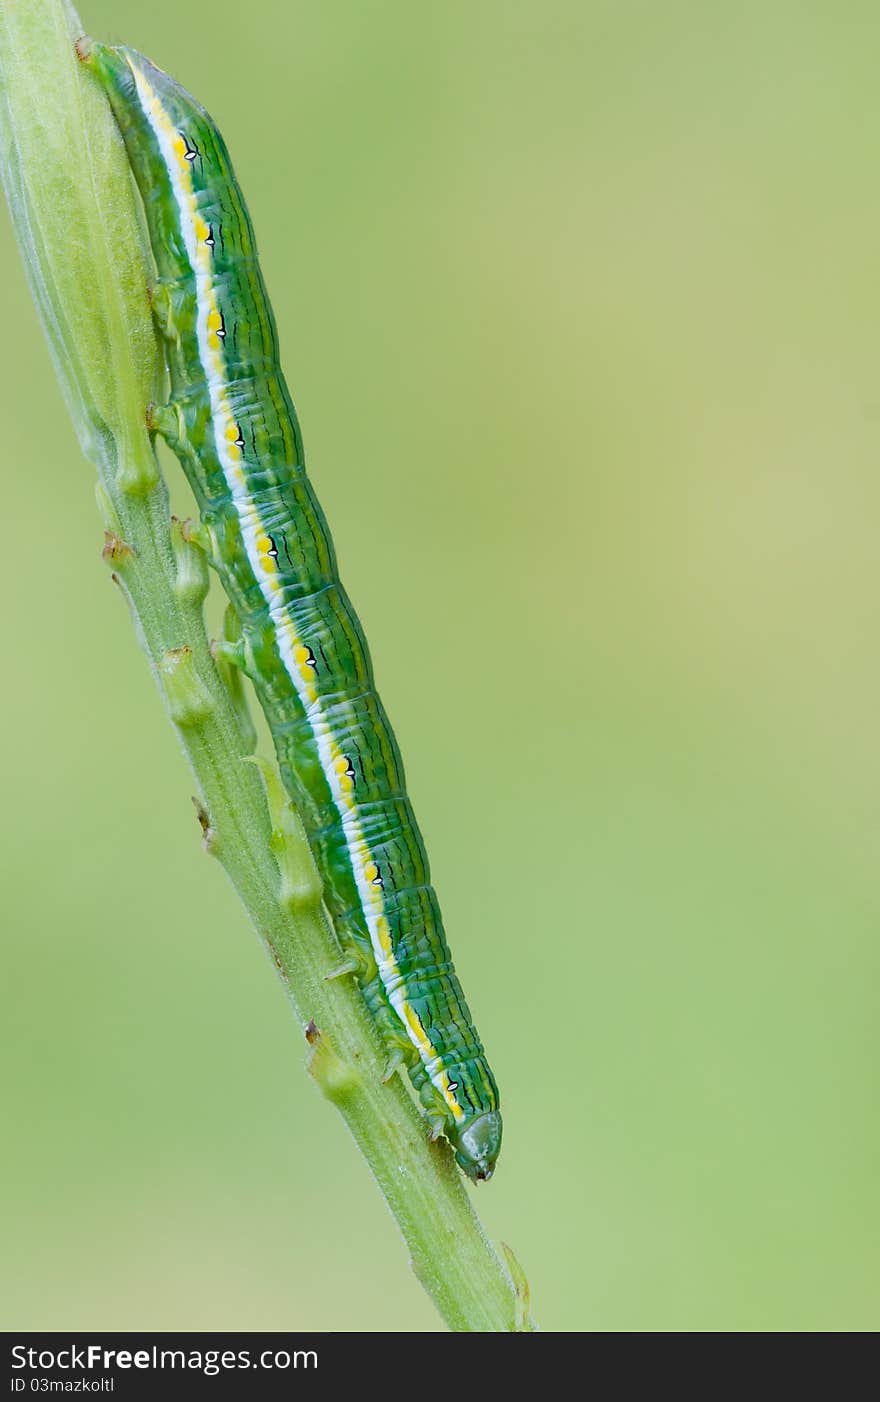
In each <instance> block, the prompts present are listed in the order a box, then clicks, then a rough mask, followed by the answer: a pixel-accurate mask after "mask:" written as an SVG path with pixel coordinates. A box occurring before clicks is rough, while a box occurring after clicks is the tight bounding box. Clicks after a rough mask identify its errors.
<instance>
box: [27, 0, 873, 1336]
mask: <svg viewBox="0 0 880 1402" xmlns="http://www.w3.org/2000/svg"><path fill="white" fill-rule="evenodd" d="M80 12H81V15H82V18H83V21H84V23H85V24H86V25H87V27H88V28H89V29H90V30H91V32H92V33H94V34H95V35H97V36H98V37H101V38H104V39H111V40H124V41H125V42H128V43H131V44H134V45H136V46H137V47H139V48H142V49H143V50H145V51H146V52H147V53H148V54H150V55H151V56H152V57H153V58H154V59H155V60H156V61H157V62H159V63H160V64H161V65H162V66H163V67H166V68H168V69H171V70H172V71H173V72H174V73H175V75H176V76H177V77H178V78H179V79H180V80H181V81H183V82H184V83H185V84H186V85H187V86H188V87H190V88H191V89H193V90H194V91H195V92H196V93H197V94H198V95H199V97H200V98H201V99H203V100H204V102H205V103H206V105H207V106H208V107H209V109H210V110H211V111H212V112H213V114H214V115H215V117H216V118H217V120H218V122H219V124H220V126H221V128H222V130H223V131H224V133H225V135H226V137H227V140H228V142H229V145H230V147H231V149H232V154H233V158H234V159H235V162H236V165H237V168H238V172H239V175H240V177H241V180H242V184H243V186H244V189H245V192H246V195H247V197H248V199H249V201H250V205H251V211H252V213H253V216H254V220H255V224H256V228H257V231H258V237H259V239H260V242H261V247H262V252H263V258H264V267H265V271H266V275H267V280H268V283H269V288H270V291H271V294H272V297H273V302H274V306H275V311H276V314H277V318H278V323H279V327H280V330H281V338H282V347H283V356H284V363H285V366H286V369H287V374H288V377H289V380H290V383H291V387H292V390H293V393H294V396H295V399H296V402H297V405H298V408H299V411H300V416H301V419H302V423H303V427H304V432H305V439H306V447H307V453H308V457H309V462H310V467H311V471H312V475H313V478H314V481H315V483H316V485H317V488H318V491H319V494H320V497H321V500H322V502H323V504H324V507H325V509H326V511H327V515H328V517H329V520H330V522H331V525H332V527H333V531H334V534H335V538H336V542H337V546H338V552H339V556H340V560H341V565H342V572H343V576H344V579H345V582H346V584H347V585H348V587H349V589H350V592H351V594H352V596H353V598H354V600H355V603H356V605H357V607H358V609H359V612H360V614H361V617H362V619H363V621H364V624H365V628H366V632H367V635H368V637H369V639H370V642H371V646H372V650H373V655H374V660H375V664H376V670H377V674H378V678H379V683H380V688H381V691H382V695H383V697H384V699H385V701H386V703H387V706H388V709H389V711H390V714H391V716H392V719H393V721H394V723H395V726H396V729H397V732H398V736H399V739H400V742H401V746H402V749H403V752H404V755H405V758H406V762H407V767H408V773H409V779H410V786H411V790H412V794H413V797H414V800H415V804H416V809H417V812H418V815H419V818H420V820H421V822H422V825H423V829H424V832H425V835H426V838H427V841H428V847H429V850H430V853H431V858H432V864H433V867H434V874H435V878H436V882H437V885H438V888H439V890H440V893H441V897H442V900H443V905H444V910H445V914H446V921H447V926H448V929H449V932H450V936H451V943H452V947H453V952H454V954H455V957H456V962H457V963H458V965H459V968H460V971H461V974H462V978H463V982H464V985H465V988H466V989H467V992H468V997H469V999H470V1002H471V1005H472V1007H473V1010H474V1012H475V1016H476V1020H477V1023H478V1025H479V1027H480V1029H481V1032H482V1034H483V1037H484V1039H485V1041H486V1043H487V1045H488V1048H489V1050H490V1053H491V1057H492V1061H493V1065H494V1067H495V1070H496V1073H497V1075H498V1079H499V1081H500V1083H501V1087H502V1097H503V1103H504V1110H505V1119H506V1140H505V1149H504V1154H503V1156H502V1160H501V1165H500V1169H499V1172H498V1175H497V1177H496V1178H495V1180H494V1181H493V1183H492V1184H491V1187H488V1188H484V1189H481V1190H480V1191H479V1192H478V1206H479V1210H480V1212H481V1214H482V1215H483V1217H484V1220H485V1222H486V1225H487V1228H488V1230H489V1231H490V1232H491V1234H492V1235H493V1236H494V1237H496V1238H499V1237H501V1238H504V1239H505V1240H508V1241H510V1242H511V1243H512V1245H513V1246H514V1248H515V1250H516V1252H517V1254H518V1255H519V1257H520V1258H521V1260H522V1263H523V1265H524V1266H525V1268H526V1271H527V1273H528V1276H529V1279H530V1282H531V1285H532V1290H533V1295H534V1303H535V1309H536V1312H537V1314H538V1316H539V1318H540V1320H541V1322H542V1323H543V1325H544V1327H545V1328H547V1329H556V1330H573V1329H601V1330H717V1329H736V1330H760V1329H770V1330H815V1329H819V1330H839V1329H873V1328H875V1327H876V1326H877V1324H878V1309H877V1304H878V1298H877V1297H878V1265H880V1252H878V1210H877V1188H878V1158H880V1108H878V1096H877V1035H876V1029H877V1022H878V967H877V966H878V947H877V928H878V914H880V882H878V855H880V727H878V710H880V628H878V609H880V563H878V541H880V342H878V328H880V181H878V176H877V172H878V164H880V104H878V102H877V71H878V59H880V12H878V10H877V7H876V5H874V4H873V3H849V4H847V5H845V6H842V7H841V6H837V5H832V4H830V3H784V2H783V0H770V3H767V0H760V3H755V2H753V0H748V2H747V3H743V4H739V5H737V6H728V5H725V4H721V3H711V4H704V3H699V2H698V0H684V2H680V3H675V0H673V2H672V3H667V4H664V5H662V6H661V5H657V4H654V3H647V2H646V3H620V2H619V0H617V3H615V2H614V0H607V2H606V3H599V0H589V2H588V3H585V2H584V0H579V3H577V2H576V0H571V2H570V3H552V0H551V3H548V0H541V3H538V2H537V0H530V3H513V0H495V2H494V3H478V4H474V3H469V4H465V3H459V0H453V2H452V3H446V4H444V5H442V6H439V7H432V8H430V9H429V8H428V7H424V6H413V5H411V4H409V3H404V0H398V2H397V3H390V2H389V3H377V4H360V3H355V0H345V2H344V3H343V2H342V0H323V3H322V4H321V5H317V4H306V3H304V0H294V3H290V2H289V0H252V3H250V4H248V5H247V7H246V11H245V14H246V19H245V22H244V23H243V22H242V9H241V6H240V5H239V4H238V3H233V0H214V3H213V4H212V5H211V6H210V7H209V8H207V9H206V7H205V6H204V5H202V4H195V3H191V4H185V5H181V4H180V2H179V0H174V3H172V0H154V2H153V4H152V5H151V6H150V7H149V14H147V13H146V12H145V10H144V7H143V5H141V4H136V3H134V0H112V3H111V0H82V3H81V4H80ZM47 100H49V99H48V98H47ZM0 253H2V266H3V269H4V282H3V286H4V292H3V305H4V321H5V325H4V335H3V339H2V349H0V358H2V384H3V430H4V432H3V438H4V445H3V462H4V468H3V483H4V487H3V518H4V519H3V550H2V558H0V576H2V587H3V590H4V595H5V599H6V606H5V608H4V638H3V650H4V658H5V662H4V668H3V673H4V687H3V691H2V697H0V708H2V722H0V747H2V749H0V772H2V785H3V792H4V795H5V801H4V803H3V805H2V813H0V824H2V830H0V852H2V858H0V860H2V865H3V868H4V874H3V881H2V887H3V893H2V904H3V917H2V967H3V971H4V978H3V992H2V1007H0V1029H2V1030H0V1037H2V1042H3V1060H4V1065H5V1069H6V1075H5V1080H6V1088H5V1090H4V1093H3V1097H2V1109H0V1115H2V1119H3V1121H5V1127H4V1139H5V1143H4V1147H3V1153H2V1158H0V1180H2V1201H0V1208H2V1222H0V1239H2V1241H3V1252H2V1255H3V1266H2V1279H0V1320H2V1324H3V1327H5V1328H8V1329H9V1328H15V1329H20V1328H73V1329H86V1328H96V1327H98V1328H105V1329H113V1328H116V1329H123V1328H143V1329H147V1328H180V1329H185V1328H212V1329H219V1330H225V1329H244V1330H253V1329H260V1328H267V1329H278V1328H315V1329H356V1330H364V1331H372V1330H392V1329H401V1330H430V1329H435V1328H438V1327H439V1321H438V1319H437V1317H436V1316H435V1315H434V1313H433V1311H432V1308H431V1306H430V1305H429V1303H428V1302H427V1299H426V1298H425V1297H423V1296H422V1294H421V1292H420V1290H419V1289H418V1287H417V1285H416V1284H415V1281H414V1279H413V1278H412V1277H411V1275H410V1273H409V1271H408V1267H407V1263H406V1258H405V1252H404V1251H403V1249H402V1246H401V1243H400V1241H399V1240H398V1238H397V1236H396V1232H395V1229H394V1227H393V1224H392V1223H391V1221H390V1219H389V1218H388V1215H387V1213H386V1211H385V1209H384V1207H383V1205H382V1203H381V1200H380V1198H379V1196H378V1194H377V1193H376V1191H375V1189H374V1187H373V1185H372V1182H371V1181H370V1180H369V1178H368V1175H367V1173H366V1171H365V1169H364V1167H363V1165H362V1163H361V1162H360V1161H359V1159H358V1156H357V1154H356V1152H355V1150H354V1148H353V1146H352V1144H351V1142H350V1141H349V1139H348V1136H347V1134H346V1132H345V1130H344V1128H343V1126H342V1124H341V1122H339V1121H338V1120H337V1118H336V1117H335V1115H334V1114H333V1112H332V1111H331V1110H330V1109H329V1108H327V1107H326V1106H325V1104H324V1103H323V1102H322V1101H321V1100H320V1098H319V1097H318V1095H317V1093H316V1092H315V1090H314V1088H313V1087H312V1086H311V1085H310V1084H309V1082H308V1081H307V1079H306V1077H305V1076H304V1075H303V1072H302V1053H301V1045H300V1040H299V1038H298V1037H297V1036H296V1035H295V1032H294V1028H293V1024H292V1022H291V1019H290V1016H289V1014H288V1011H287V1007H286V1005H285V1000H284V998H283V996H282V994H281V991H280V988H279V986H278V985H277V984H276V981H275V979H274V978H273V976H272V973H271V970H270V967H269V966H268V964H267V962H266V960H265V958H264V956H263V955H262V953H261V951H260V949H259V947H258V945H257V942H256V940H255V939H254V937H253V935H252V934H251V932H250V930H249V928H248V927H247V925H246V922H245V919H244V916H243V914H242V912H241V910H240V909H239V907H238V904H237V902H236V900H235V898H234V896H233V894H232V892H231V890H230V889H229V888H228V887H227V885H226V883H225V880H224V878H223V875H222V872H221V871H220V869H219V868H218V867H216V866H215V865H213V864H211V863H210V862H209V861H207V860H205V859H204V858H203V857H202V855H201V853H200V848H199V842H198V829H197V825H196V823H195V821H194V817H193V812H192V807H191V804H190V801H189V796H190V792H191V788H192V786H191V783H190V779H189V777H188V773H187V771H186V768H185V765H184V762H183V759H182V757H181V755H180V754H179V752H178V749H177V746H176V744H175V741H174V737H173V734H172V733H171V731H170V729H169V727H168V724H167V722H166V720H165V718H164V715H163V713H162V709H161V706H160V704H159V701H158V697H157V695H156V694H155V692H154V689H153V686H152V683H151V681H150V678H149V675H148V672H147V669H146V666H145V663H144V661H143V659H142V657H141V655H140V654H139V652H138V649H137V647H136V645H135V642H134V638H133V635H132V631H131V628H130V625H129V622H128V618H127V616H126V612H125V609H124V606H123V604H122V601H121V599H120V598H119V597H118V595H117V594H116V593H115V591H114V590H113V588H112V586H111V584H110V582H109V580H108V577H107V572H106V570H105V568H104V567H103V566H102V565H101V562H100V558H99V555H100V543H101V542H100V529H99V522H98V517H97V514H96V511H95V507H94V502H93V495H92V480H93V476H94V474H93V472H92V471H91V469H90V468H89V466H88V465H87V464H86V463H85V462H84V461H82V460H81V458H80V456H79V452H78V449H77V445H76V442H75V439H74V435H73V430H72V428H71V425H70V424H69V422H68V421H67V419H66V416H65V412H64V409H63V406H62V403H61V398H60V395H59V392H58V390H57V388H56V385H55V383H54V380H53V378H52V372H51V369H50V365H49V359H48V355H47V352H46V349H45V347H44V344H43V341H42V336H41V332H40V329H39V326H38V322H37V317H36V313H35V310H34V308H33V306H32V305H31V303H30V300H29V296H28V292H27V290H26V286H25V282H24V277H23V273H22V269H21V266H20V263H19V258H18V253H17V250H16V248H15V246H14V243H13V239H12V234H11V230H10V226H9V221H8V218H7V217H5V216H4V217H3V219H2V221H0Z"/></svg>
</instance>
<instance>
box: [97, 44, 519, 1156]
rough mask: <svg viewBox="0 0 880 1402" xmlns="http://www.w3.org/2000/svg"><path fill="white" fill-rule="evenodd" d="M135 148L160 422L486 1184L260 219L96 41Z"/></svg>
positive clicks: (315, 825)
mask: <svg viewBox="0 0 880 1402" xmlns="http://www.w3.org/2000/svg"><path fill="white" fill-rule="evenodd" d="M80 52H81V56H82V57H83V59H84V61H85V62H87V63H88V64H89V66H90V67H91V68H92V69H93V71H94V72H95V74H96V75H97V77H98V78H99V80H100V81H101V83H102V85H103V87H104V89H105V91H106V93H107V96H108V98H109V100H110V103H111V106H112V108H113V112H114V115H115V117H116V120H117V123H118V125H119V128H120V131H121V133H122V137H123V140H124V142H125V145H126V148H127V151H128V156H129V160H130V162H131V166H132V170H133V172H134V177H135V180H136V182H137V185H138V188H139V190H140V194H141V198H142V200H143V205H144V209H145V212H146V219H147V227H148V231H149V237H150V242H151V245H152V250H153V256H154V259H155V263H156V269H157V272H158V280H157V282H156V285H155V288H154V289H153V303H154V307H155V311H156V318H157V322H158V324H159V327H160V330H161V332H162V334H163V337H164V342H165V347H166V358H167V363H168V370H169V377H170V385H171V395H170V400H169V403H168V405H167V406H165V407H164V408H163V409H161V410H158V411H156V413H155V415H154V420H153V422H154V427H155V428H156V430H157V431H158V432H159V433H161V434H162V436H163V437H165V438H166V439H167V441H168V442H169V443H170V445H171V446H172V448H173V449H174V451H175V452H176V454H177V456H178V457H179V458H180V460H181V463H182V464H183V467H184V470H185V472H186V474H187V477H188V479H189V481H190V484H191V486H192V488H193V491H194V493H195V496H196V499H197V501H198V504H199V510H200V512H201V518H202V527H201V534H202V538H203V539H204V540H205V541H206V543H207V548H208V551H209V556H210V558H211V562H212V564H213V565H214V567H215V568H216V570H217V572H218V574H219V576H220V579H221V581H222V583H223V587H224V589H225V591H226V593H227V594H228V596H229V599H230V601H231V603H232V606H233V608H234V609H235V612H236V613H237V615H238V618H239V620H240V624H241V641H240V643H239V644H237V645H227V653H228V655H229V656H230V658H231V660H233V661H235V662H236V664H237V665H238V666H240V667H242V668H243V669H244V670H245V671H246V672H247V674H248V675H249V676H250V677H251V679H252V681H253V683H254V686H255V689H256V692H257V695H258V697H259V699H260V703H261V705H262V706H263V709H264V710H265V713H266V716H267V719H268V723H269V726H270V729H271V731H272V736H273V739H274V742H275V748H276V752H277V756H278V762H279V766H280V770H281V775H282V778H283V781H284V784H285V787H286V788H287V791H288V793H289V794H290V796H291V798H292V800H293V801H294V803H295V804H296V805H297V807H298V809H299V811H300V813H301V814H302V818H303V822H304V824H305V827H306V831H307V832H308V835H309V840H310V843H311V845H312V849H313V852H314V854H315V859H316V861H317V864H318V867H319V870H320V872H321V875H322V877H323V880H324V886H325V899H326V901H327V905H328V908H329V910H330V912H331V914H332V916H333V919H334V923H335V926H336V930H337V932H338V934H339V937H340V940H341V941H342V943H343V946H344V948H345V949H346V953H347V955H348V956H349V957H348V959H347V963H346V968H347V969H348V970H349V971H351V972H352V973H355V974H356V975H357V977H358V980H359V983H360V986H361V988H362V991H363V994H364V997H365V999H366V1001H367V1005H368V1007H369V1009H370V1011H371V1014H372V1016H373V1018H374V1019H375V1021H376V1023H377V1025H378V1026H379V1028H380V1029H381V1032H382V1035H383V1037H384V1039H385V1042H386V1045H387V1047H388V1052H389V1062H388V1067H389V1072H388V1074H391V1072H392V1071H393V1070H394V1068H395V1067H397V1066H399V1065H406V1066H407V1068H408V1070H409V1072H410V1075H411V1077H412V1080H413V1083H414V1085H415V1087H416V1090H417V1091H418V1094H419V1098H420V1100H421V1103H422V1104H423V1106H424V1107H425V1109H426V1111H427V1114H428V1116H429V1118H430V1121H431V1127H432V1133H433V1134H434V1135H436V1134H439V1133H445V1134H446V1136H447V1138H448V1139H449V1140H450V1142H451V1144H452V1146H453V1148H454V1149H455V1156H456V1159H457V1161H458V1163H459V1165H460V1166H461V1167H462V1169H463V1170H464V1171H465V1173H466V1174H467V1175H468V1177H470V1178H471V1179H473V1180H475V1181H476V1180H478V1179H488V1178H490V1177H491V1176H492V1173H493V1171H494V1167H495V1163H496V1160H497V1158H498V1154H499V1150H500V1147H501V1115H500V1113H499V1098H498V1089H497V1086H496V1084H495V1080H494V1078H493V1076H492V1072H491V1071H490V1069H489V1066H488V1063H487V1061H486V1058H485V1056H484V1054H483V1048H482V1044H481V1042H480V1040H479V1038H478V1036H477V1033H476V1031H475V1030H474V1026H473V1023H472V1021H471V1016H470V1012H469V1010H468V1006H467V1004H466V1002H465V1000H464V995H463V993H462V990H461V986H460V984H459V981H458V978H457V977H456V974H455V971H454V969H453V965H452V961H451V959H450V956H449V949H448V946H447V944H446V939H445V936H444V933H443V923H442V920H441V916H440V910H439V907H438V904H437V898H436V895H435V893H434V889H433V887H432V885H431V880H430V874H429V870H428V860H427V857H426V855H425V849H424V845H423V843H422V838H421V836H420V834H419V830H418V828H417V826H416V823H415V818H414V816H413V812H412V808H411V806H410V803H409V799H408V798H407V796H406V791H405V785H404V774H403V765H402V763H401V758H400V753H399V751H398V748H397V744H396V742H395V739H394V735H393V732H392V730H391V727H390V725H389V723H388V720H387V718H386V715H385V711H384V709H383V707H382V704H381V702H380V700H379V698H378V696H377V694H376V691H375V688H374V684H373V674H372V668H371V664H370V659H369V653H368V651H367V645H366V642H365V640H364V636H363V633H362V631H361V627H360V624H359V623H358V620H357V618H356V616H355V613H354V610H353V609H352V606H351V604H350V603H349V600H348V597H347V595H346V593H345V591H344V589H343V588H342V585H341V584H340V582H339V576H338V572H337V567H336V559H335V554H334V550H333V544H332V541H331V538H330V533H329V531H328V528H327V524H326V522H325V519H324V516H323V513H322V511H321V508H320V506H319V505H318V502H317V501H316V499H315V496H314V493H313V491H312V488H311V486H310V484H309V481H308V478H307V477H306V474H305V466H304V455H303V445H302V437H301V435H300V429H299V424H298V423H297V418H296V414H295V412H294V408H293V404H292V403H291V399H290V396H289V393H288V390H287V386H286V384H285V382H284V378H283V376H282V373H281V369H280V365H279V360H278V346H277V338H276V331H275V323H274V319H273V316H272V310H271V308H270V306H269V302H268V299H267V296H266V290H265V286H264V284H263V278H262V275H261V273H260V269H259V266H258V263H257V258H256V247H255V243H254V234H253V228H252V225H251V221H250V217H249V215H248V212H247V207H246V205H245V203H244V199H243V198H242V194H241V191H240V189H239V187H238V184H237V182H236V179H235V176H234V174H233V171H232V166H231V163H230V160H229V156H228V153H227V151H226V147H225V144H224V142H223V139H222V137H221V136H220V134H219V132H218V131H217V128H216V127H215V125H214V123H213V122H212V120H211V118H210V117H209V116H208V115H207V113H206V112H205V111H204V110H203V109H202V108H201V107H200V106H199V105H198V103H196V102H195V101H194V100H193V98H192V97H190V96H189V94H188V93H186V92H185V91H184V90H183V89H182V88H181V87H180V86H179V85H178V84H177V83H175V82H174V81H173V80H172V79H171V78H169V77H168V76H167V74H165V73H163V72H161V70H159V69H157V68H155V67H154V65H153V64H151V63H150V62H149V61H148V60H147V59H145V58H143V57H142V56H141V55H140V54H137V53H135V52H134V51H133V50H131V49H128V48H110V47H106V46H104V45H99V44H95V45H91V44H85V43H84V44H81V46H80Z"/></svg>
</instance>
